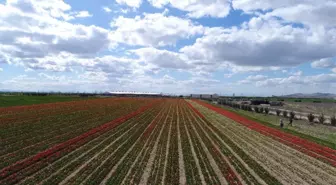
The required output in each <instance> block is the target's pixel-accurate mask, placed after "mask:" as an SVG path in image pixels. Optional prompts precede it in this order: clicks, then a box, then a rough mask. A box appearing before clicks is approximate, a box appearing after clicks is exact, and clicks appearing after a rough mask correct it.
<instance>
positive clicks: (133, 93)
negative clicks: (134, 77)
mask: <svg viewBox="0 0 336 185" xmlns="http://www.w3.org/2000/svg"><path fill="white" fill-rule="evenodd" d="M107 94H108V95H112V96H162V94H161V93H153V92H136V91H110V92H107Z"/></svg>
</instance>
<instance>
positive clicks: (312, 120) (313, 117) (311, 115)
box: [307, 113, 315, 123]
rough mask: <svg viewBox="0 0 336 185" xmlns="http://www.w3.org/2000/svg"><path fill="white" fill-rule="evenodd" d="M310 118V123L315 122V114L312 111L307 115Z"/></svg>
mask: <svg viewBox="0 0 336 185" xmlns="http://www.w3.org/2000/svg"><path fill="white" fill-rule="evenodd" d="M307 118H308V120H309V122H310V123H313V122H314V119H315V116H314V115H313V114H312V113H309V114H308V116H307Z"/></svg>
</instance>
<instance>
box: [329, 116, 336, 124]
mask: <svg viewBox="0 0 336 185" xmlns="http://www.w3.org/2000/svg"><path fill="white" fill-rule="evenodd" d="M330 124H331V125H332V126H336V117H335V115H334V116H332V117H331V118H330Z"/></svg>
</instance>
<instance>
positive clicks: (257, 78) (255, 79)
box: [246, 75, 267, 81]
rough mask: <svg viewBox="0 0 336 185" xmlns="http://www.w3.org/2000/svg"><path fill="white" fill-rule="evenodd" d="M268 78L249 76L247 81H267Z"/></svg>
mask: <svg viewBox="0 0 336 185" xmlns="http://www.w3.org/2000/svg"><path fill="white" fill-rule="evenodd" d="M266 78H267V76H264V75H255V76H248V77H247V78H246V79H247V80H250V81H260V80H265V79H266Z"/></svg>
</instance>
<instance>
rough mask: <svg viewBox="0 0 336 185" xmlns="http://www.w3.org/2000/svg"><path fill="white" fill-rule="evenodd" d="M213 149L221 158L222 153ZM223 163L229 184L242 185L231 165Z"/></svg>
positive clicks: (199, 114) (200, 114)
mask: <svg viewBox="0 0 336 185" xmlns="http://www.w3.org/2000/svg"><path fill="white" fill-rule="evenodd" d="M187 104H188V106H189V107H190V109H192V110H193V111H194V113H196V114H197V115H198V116H199V117H200V118H202V119H203V120H204V121H206V122H208V120H207V119H206V118H205V117H204V115H203V114H202V113H200V112H199V111H198V110H197V109H196V108H195V107H193V106H192V105H191V104H190V103H189V102H187ZM211 149H212V150H213V151H214V153H215V154H216V155H218V156H221V155H220V151H219V150H218V149H217V148H216V147H212V148H211ZM220 158H222V157H220ZM222 162H223V163H224V164H225V165H224V167H225V168H226V170H225V179H226V180H227V181H228V182H229V184H236V185H241V184H242V183H241V182H240V180H239V179H238V177H237V175H236V174H235V173H234V171H233V170H232V169H231V168H230V166H229V164H227V163H226V162H225V160H224V159H223V160H222Z"/></svg>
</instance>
